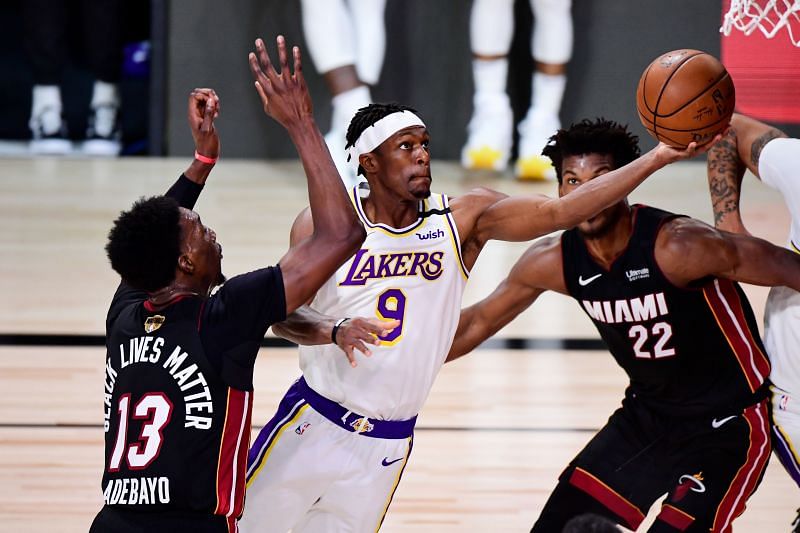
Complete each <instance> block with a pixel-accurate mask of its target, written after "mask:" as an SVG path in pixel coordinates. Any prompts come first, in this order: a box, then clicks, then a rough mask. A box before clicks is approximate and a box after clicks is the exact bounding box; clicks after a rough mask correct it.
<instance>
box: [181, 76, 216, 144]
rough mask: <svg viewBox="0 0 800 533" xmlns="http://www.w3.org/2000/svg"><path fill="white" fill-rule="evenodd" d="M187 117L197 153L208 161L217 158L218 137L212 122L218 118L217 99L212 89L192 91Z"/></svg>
mask: <svg viewBox="0 0 800 533" xmlns="http://www.w3.org/2000/svg"><path fill="white" fill-rule="evenodd" d="M187 116H188V119H189V129H190V130H191V131H192V139H194V148H195V150H197V153H199V154H201V155H203V156H205V157H208V158H210V159H216V158H217V157H219V135H218V134H217V129H216V128H215V127H214V120H215V119H216V118H217V117H218V116H219V97H218V96H217V93H216V92H214V89H207V88H200V89H195V90H193V91H192V93H191V94H190V95H189V109H188V111H187Z"/></svg>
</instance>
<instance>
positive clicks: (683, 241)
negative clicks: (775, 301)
mask: <svg viewBox="0 0 800 533" xmlns="http://www.w3.org/2000/svg"><path fill="white" fill-rule="evenodd" d="M655 256H656V262H657V263H658V266H659V267H660V268H661V270H662V272H664V274H665V275H666V276H667V278H668V279H669V280H670V282H672V283H673V284H674V285H676V286H678V287H685V286H687V285H689V284H690V283H691V282H693V281H697V280H700V279H703V278H705V277H707V276H715V277H720V278H726V279H730V280H734V281H741V282H743V283H750V284H753V285H763V286H767V287H770V286H781V285H783V286H786V287H791V288H792V289H794V290H800V254H796V253H793V252H790V251H789V250H786V249H785V248H781V247H778V246H775V245H774V244H772V243H770V242H767V241H765V240H763V239H759V238H756V237H751V236H749V235H740V234H736V233H728V232H726V231H720V230H718V229H715V228H712V227H711V226H709V225H707V224H704V223H703V222H700V221H699V220H694V219H691V218H678V219H675V220H672V221H670V222H667V223H666V224H665V225H664V227H663V228H662V229H661V231H660V232H659V234H658V238H657V239H656V253H655Z"/></svg>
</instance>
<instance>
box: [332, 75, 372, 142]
mask: <svg viewBox="0 0 800 533" xmlns="http://www.w3.org/2000/svg"><path fill="white" fill-rule="evenodd" d="M371 103H372V97H371V95H370V92H369V87H367V86H366V85H360V86H358V87H356V88H354V89H350V90H349V91H345V92H343V93H339V94H337V95H336V96H334V97H333V98H332V99H331V106H332V107H333V117H332V118H331V129H332V130H336V129H338V130H341V131H342V132H346V131H347V127H348V126H349V125H350V121H351V120H353V115H355V114H356V111H358V110H359V109H361V108H362V107H364V106H367V105H369V104H371Z"/></svg>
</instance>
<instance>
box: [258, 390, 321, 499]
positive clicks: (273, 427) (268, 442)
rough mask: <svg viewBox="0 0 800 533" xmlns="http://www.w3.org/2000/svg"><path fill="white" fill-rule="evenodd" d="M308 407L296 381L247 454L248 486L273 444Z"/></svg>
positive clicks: (259, 469)
mask: <svg viewBox="0 0 800 533" xmlns="http://www.w3.org/2000/svg"><path fill="white" fill-rule="evenodd" d="M306 409H308V402H306V401H305V399H304V398H303V394H302V391H301V390H299V388H298V382H297V381H296V382H295V383H294V384H293V385H292V386H291V387H290V388H289V390H288V391H287V392H286V395H285V396H284V397H283V400H281V403H280V405H278V411H277V412H276V413H275V416H273V417H272V419H271V420H270V421H269V422H267V425H266V426H264V427H263V428H262V429H261V431H260V432H259V433H258V437H256V440H255V442H254V443H253V445H252V446H251V447H250V452H249V453H248V454H247V486H248V487H249V486H250V484H251V483H252V481H253V479H254V478H255V477H256V476H257V475H258V473H259V472H260V471H261V468H262V467H263V466H264V464H265V463H266V462H267V459H268V458H269V454H270V452H271V451H272V446H273V444H275V442H277V440H278V439H279V438H280V436H281V435H282V434H283V432H284V430H286V428H287V427H290V426H292V425H293V424H295V423H296V422H297V420H298V419H299V418H300V417H301V416H303V413H304V412H305V410H306Z"/></svg>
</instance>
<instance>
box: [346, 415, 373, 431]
mask: <svg viewBox="0 0 800 533" xmlns="http://www.w3.org/2000/svg"><path fill="white" fill-rule="evenodd" d="M350 427H351V428H353V429H354V430H355V432H356V433H369V432H370V431H372V430H373V429H374V426H373V425H372V424H370V423H369V420H367V419H366V418H356V419H355V420H353V422H352V423H351V424H350Z"/></svg>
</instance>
